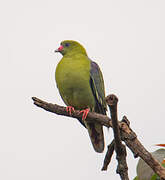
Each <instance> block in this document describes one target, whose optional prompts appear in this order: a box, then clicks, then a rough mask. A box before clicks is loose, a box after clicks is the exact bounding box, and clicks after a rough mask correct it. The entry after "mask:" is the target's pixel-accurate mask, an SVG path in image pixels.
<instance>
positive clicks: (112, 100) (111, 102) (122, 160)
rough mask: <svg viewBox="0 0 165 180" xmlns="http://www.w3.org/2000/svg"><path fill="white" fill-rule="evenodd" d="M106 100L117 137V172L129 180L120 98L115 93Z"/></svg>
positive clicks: (125, 179)
mask: <svg viewBox="0 0 165 180" xmlns="http://www.w3.org/2000/svg"><path fill="white" fill-rule="evenodd" d="M106 102H107V104H108V106H109V109H110V112H111V118H112V127H113V132H114V139H115V151H116V154H117V156H116V159H117V160H118V166H117V171H116V172H117V173H118V174H119V175H120V178H121V179H123V180H129V178H128V166H127V161H126V156H127V153H126V148H125V145H123V144H122V141H121V137H120V129H119V123H118V118H117V102H118V98H117V97H116V96H115V95H109V96H108V97H107V98H106Z"/></svg>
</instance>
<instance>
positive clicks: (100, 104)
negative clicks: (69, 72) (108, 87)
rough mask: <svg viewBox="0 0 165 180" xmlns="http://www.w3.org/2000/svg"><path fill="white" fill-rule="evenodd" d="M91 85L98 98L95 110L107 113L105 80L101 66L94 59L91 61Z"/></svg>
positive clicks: (96, 98)
mask: <svg viewBox="0 0 165 180" xmlns="http://www.w3.org/2000/svg"><path fill="white" fill-rule="evenodd" d="M90 86H91V89H92V92H93V95H94V97H95V100H96V107H95V111H96V112H98V113H102V114H106V110H107V105H106V101H105V88H104V80H103V76H102V73H101V70H100V68H99V66H98V65H97V64H96V63H95V62H93V61H91V69H90Z"/></svg>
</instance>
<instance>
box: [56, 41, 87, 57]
mask: <svg viewBox="0 0 165 180" xmlns="http://www.w3.org/2000/svg"><path fill="white" fill-rule="evenodd" d="M55 52H60V53H61V54H62V55H63V56H64V55H72V54H75V53H81V54H85V55H86V50H85V49H84V47H83V46H82V45H81V44H80V43H78V42H76V41H72V40H65V41H62V42H61V44H60V47H59V48H58V49H56V50H55Z"/></svg>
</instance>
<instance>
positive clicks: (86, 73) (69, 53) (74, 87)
mask: <svg viewBox="0 0 165 180" xmlns="http://www.w3.org/2000/svg"><path fill="white" fill-rule="evenodd" d="M55 52H59V53H61V54H62V56H63V57H62V59H61V60H60V61H59V63H58V64H57V67H56V71H55V80H56V85H57V88H58V90H59V94H60V96H61V98H62V99H63V101H64V103H65V104H66V106H67V107H66V111H67V112H68V113H69V114H70V115H71V114H72V112H73V111H74V110H80V113H82V118H79V119H78V120H79V121H80V123H81V124H82V125H83V126H84V127H86V128H87V130H88V133H89V137H90V139H91V142H92V145H93V148H94V150H95V151H96V152H98V153H101V152H103V150H104V134H103V126H102V125H101V124H100V123H98V122H87V121H85V119H86V117H87V115H88V113H89V111H91V112H96V113H100V114H104V115H106V111H107V105H106V100H105V87H104V80H103V75H102V72H101V70H100V68H99V66H98V64H97V63H96V62H94V61H92V60H91V59H90V58H89V57H88V55H87V52H86V50H85V48H84V47H83V46H82V45H81V44H80V43H79V42H77V41H74V40H64V41H62V42H61V43H60V46H59V48H58V49H56V50H55Z"/></svg>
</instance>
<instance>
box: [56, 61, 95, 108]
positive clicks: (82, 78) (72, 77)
mask: <svg viewBox="0 0 165 180" xmlns="http://www.w3.org/2000/svg"><path fill="white" fill-rule="evenodd" d="M55 76H56V83H57V87H58V89H59V92H60V95H61V96H62V98H63V100H64V102H65V103H66V104H67V105H71V106H73V107H75V108H77V109H83V108H87V107H91V106H94V98H93V95H92V91H91V88H90V83H89V80H90V66H89V62H88V61H87V62H86V61H85V62H84V61H83V62H81V61H77V62H67V61H64V62H62V63H61V62H60V63H59V64H58V66H57V68H56V74H55Z"/></svg>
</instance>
